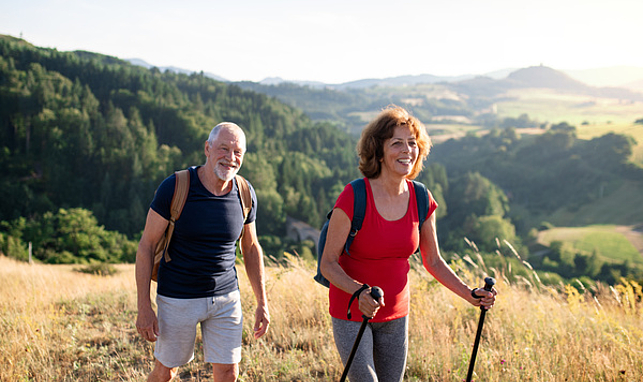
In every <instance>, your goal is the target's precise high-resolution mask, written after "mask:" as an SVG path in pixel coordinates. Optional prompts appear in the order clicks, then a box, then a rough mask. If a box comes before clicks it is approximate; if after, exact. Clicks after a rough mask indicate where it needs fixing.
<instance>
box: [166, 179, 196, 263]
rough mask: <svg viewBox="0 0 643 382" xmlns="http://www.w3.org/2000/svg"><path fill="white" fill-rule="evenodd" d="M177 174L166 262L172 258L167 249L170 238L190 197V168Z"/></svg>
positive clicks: (168, 231)
mask: <svg viewBox="0 0 643 382" xmlns="http://www.w3.org/2000/svg"><path fill="white" fill-rule="evenodd" d="M174 174H175V175H176V182H175V183H174V195H173V196H172V204H171V205H170V224H169V226H168V227H167V233H166V236H167V240H166V243H165V250H164V252H165V262H166V263H167V262H170V261H172V259H171V258H170V255H169V253H168V251H167V249H168V248H169V246H170V240H171V239H172V234H173V233H174V223H175V222H176V221H177V220H178V219H179V216H181V212H182V211H183V206H185V201H186V200H187V199H188V193H189V191H190V170H187V169H186V170H181V171H176V172H175V173H174Z"/></svg>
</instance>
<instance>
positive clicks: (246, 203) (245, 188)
mask: <svg viewBox="0 0 643 382" xmlns="http://www.w3.org/2000/svg"><path fill="white" fill-rule="evenodd" d="M235 178H236V179H237V188H238V189H239V197H240V198H241V208H242V209H243V222H244V224H245V222H246V219H247V218H248V214H250V210H251V209H252V195H251V194H250V186H249V185H248V181H247V180H246V178H244V177H243V176H241V175H236V176H235Z"/></svg>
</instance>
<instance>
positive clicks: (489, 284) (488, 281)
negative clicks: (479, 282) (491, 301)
mask: <svg viewBox="0 0 643 382" xmlns="http://www.w3.org/2000/svg"><path fill="white" fill-rule="evenodd" d="M494 285H496V279H494V278H493V277H485V279H484V288H483V289H484V290H486V291H489V292H491V288H493V286H494Z"/></svg>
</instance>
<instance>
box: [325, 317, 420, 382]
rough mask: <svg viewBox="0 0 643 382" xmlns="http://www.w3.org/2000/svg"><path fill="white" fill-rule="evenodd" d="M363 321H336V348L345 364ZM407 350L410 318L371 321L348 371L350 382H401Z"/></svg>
mask: <svg viewBox="0 0 643 382" xmlns="http://www.w3.org/2000/svg"><path fill="white" fill-rule="evenodd" d="M361 325H362V323H361V322H354V321H347V320H340V319H338V318H333V335H334V336H335V345H336V346H337V350H338V352H339V356H340V357H341V358H342V362H343V363H344V365H346V361H348V357H349V356H350V354H351V350H352V349H353V344H354V343H355V339H356V338H357V332H358V331H359V328H360V326H361ZM407 351H408V316H407V317H402V318H398V319H396V320H393V321H388V322H376V323H371V322H369V323H368V324H367V325H366V330H364V334H363V336H362V340H361V341H360V343H359V347H358V349H357V353H355V358H353V362H352V363H351V367H350V370H349V371H348V379H349V380H350V382H401V381H402V379H403V378H404V369H405V368H406V353H407Z"/></svg>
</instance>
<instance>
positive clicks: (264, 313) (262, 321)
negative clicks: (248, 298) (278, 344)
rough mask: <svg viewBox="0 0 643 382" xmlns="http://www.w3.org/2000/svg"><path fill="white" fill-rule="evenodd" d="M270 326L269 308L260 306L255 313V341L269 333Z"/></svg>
mask: <svg viewBox="0 0 643 382" xmlns="http://www.w3.org/2000/svg"><path fill="white" fill-rule="evenodd" d="M269 325H270V313H268V307H267V306H261V305H260V306H258V307H257V310H256V311H255V326H254V337H255V340H256V339H259V338H261V337H262V336H263V335H264V334H266V332H267V331H268V326H269Z"/></svg>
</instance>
